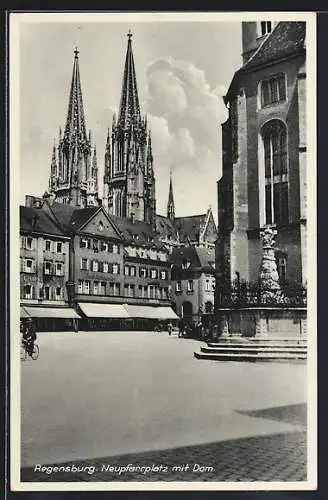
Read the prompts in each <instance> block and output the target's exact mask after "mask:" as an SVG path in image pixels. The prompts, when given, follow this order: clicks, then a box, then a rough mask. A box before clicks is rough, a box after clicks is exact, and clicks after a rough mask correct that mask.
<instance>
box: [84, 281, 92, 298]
mask: <svg viewBox="0 0 328 500" xmlns="http://www.w3.org/2000/svg"><path fill="white" fill-rule="evenodd" d="M83 293H85V294H87V295H89V294H90V281H83Z"/></svg>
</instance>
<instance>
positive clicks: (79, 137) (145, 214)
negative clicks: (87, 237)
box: [49, 31, 156, 225]
mask: <svg viewBox="0 0 328 500" xmlns="http://www.w3.org/2000/svg"><path fill="white" fill-rule="evenodd" d="M127 36H128V43H127V51H126V57H125V65H124V72H123V81H122V91H121V99H120V107H119V113H118V117H116V115H115V114H114V116H113V123H112V129H111V132H110V130H109V129H108V134H107V140H106V147H105V171H104V193H103V205H104V207H105V209H106V210H107V211H108V212H109V213H112V214H114V215H118V216H121V217H133V218H134V219H137V220H142V221H145V222H148V223H150V224H153V225H155V218H156V198H155V175H154V168H153V152H152V141H151V134H150V131H149V130H148V125H147V118H146V116H141V112H140V105H139V96H138V86H137V78H136V71H135V64H134V57H133V50H132V34H131V32H130V31H129V33H128V35H127ZM49 191H50V194H51V195H53V196H54V197H55V200H56V201H59V202H61V203H69V204H72V205H75V206H80V207H84V206H89V205H97V204H99V203H100V200H99V199H98V167H97V157H96V148H95V147H94V148H92V146H91V132H89V135H87V131H86V120H85V113H84V106H83V97H82V88H81V78H80V68H79V51H78V49H77V48H76V49H75V50H74V62H73V73H72V80H71V87H70V94H69V104H68V110H67V117H66V124H65V128H64V133H63V134H62V131H61V129H60V131H59V138H58V146H57V147H56V146H54V148H53V154H52V160H51V173H50V180H49Z"/></svg>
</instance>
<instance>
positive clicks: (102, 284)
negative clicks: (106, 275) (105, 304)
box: [100, 281, 106, 295]
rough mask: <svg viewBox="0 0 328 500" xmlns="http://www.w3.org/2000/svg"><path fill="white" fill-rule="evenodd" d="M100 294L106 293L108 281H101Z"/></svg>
mask: <svg viewBox="0 0 328 500" xmlns="http://www.w3.org/2000/svg"><path fill="white" fill-rule="evenodd" d="M100 295H106V281H101V282H100Z"/></svg>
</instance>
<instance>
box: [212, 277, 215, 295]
mask: <svg viewBox="0 0 328 500" xmlns="http://www.w3.org/2000/svg"><path fill="white" fill-rule="evenodd" d="M212 292H215V279H213V280H212Z"/></svg>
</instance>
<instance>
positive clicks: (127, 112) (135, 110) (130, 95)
mask: <svg viewBox="0 0 328 500" xmlns="http://www.w3.org/2000/svg"><path fill="white" fill-rule="evenodd" d="M127 37H128V47H127V51H126V57H125V66H124V73H123V84H122V94H121V102H120V110H119V118H118V123H119V125H120V126H121V127H122V128H124V129H126V128H128V127H129V124H130V123H131V122H135V121H137V122H138V121H139V120H140V107H139V97H138V87H137V78H136V72H135V67H134V58H133V52H132V33H131V31H130V30H129V32H128V34H127Z"/></svg>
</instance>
